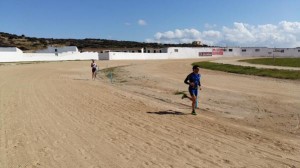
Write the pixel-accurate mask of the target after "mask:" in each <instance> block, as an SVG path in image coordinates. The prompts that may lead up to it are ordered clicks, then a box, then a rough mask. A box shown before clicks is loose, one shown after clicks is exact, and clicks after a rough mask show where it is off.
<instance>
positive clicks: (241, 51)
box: [99, 47, 300, 60]
mask: <svg viewBox="0 0 300 168" xmlns="http://www.w3.org/2000/svg"><path fill="white" fill-rule="evenodd" d="M160 51H161V52H159V53H157V52H156V53H149V52H147V53H146V52H142V53H128V52H108V53H99V60H147V59H189V58H193V59H196V58H201V57H235V56H247V57H251V56H252V57H274V56H275V57H300V48H267V47H193V48H189V47H169V48H164V49H160Z"/></svg>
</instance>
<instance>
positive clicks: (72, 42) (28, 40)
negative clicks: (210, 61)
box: [0, 32, 207, 52]
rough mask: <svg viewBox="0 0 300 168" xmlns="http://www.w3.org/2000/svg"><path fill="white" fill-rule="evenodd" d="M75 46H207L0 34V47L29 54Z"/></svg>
mask: <svg viewBox="0 0 300 168" xmlns="http://www.w3.org/2000/svg"><path fill="white" fill-rule="evenodd" d="M51 45H52V46H77V47H78V49H79V50H80V51H96V52H99V51H102V50H107V49H125V48H143V47H148V48H164V47H206V46H207V45H201V46H199V45H194V44H159V43H141V42H134V41H117V40H107V39H91V38H86V39H54V38H36V37H26V36H25V35H20V36H19V35H15V34H9V33H4V32H0V47H18V48H20V49H21V50H23V51H24V52H31V51H35V50H40V49H44V48H47V46H51Z"/></svg>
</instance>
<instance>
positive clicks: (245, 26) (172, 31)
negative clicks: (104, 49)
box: [0, 0, 300, 47]
mask: <svg viewBox="0 0 300 168" xmlns="http://www.w3.org/2000/svg"><path fill="white" fill-rule="evenodd" d="M299 11H300V1H299V0H251V1H249V0H180V1H179V0H177V1H176V0H0V31H1V32H8V33H14V34H18V35H21V34H24V35H26V36H33V37H51V38H104V39H114V40H130V41H141V42H160V43H185V42H191V41H194V40H201V41H202V42H203V43H207V44H210V45H235V46H269V47H273V46H275V47H297V46H298V47H300V42H299V41H300V12H299Z"/></svg>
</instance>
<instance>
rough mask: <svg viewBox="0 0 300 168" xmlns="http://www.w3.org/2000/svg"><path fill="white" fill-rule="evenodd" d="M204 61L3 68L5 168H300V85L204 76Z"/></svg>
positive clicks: (0, 110) (0, 157)
mask: <svg viewBox="0 0 300 168" xmlns="http://www.w3.org/2000/svg"><path fill="white" fill-rule="evenodd" d="M194 61H196V60H165V61H161V60H160V61H99V62H97V64H98V65H100V67H101V68H106V67H113V66H121V65H127V66H122V67H120V68H117V69H116V70H115V72H114V73H115V74H116V75H117V76H114V80H113V82H114V83H113V84H111V83H110V81H109V79H108V78H107V77H106V76H105V75H104V74H103V73H101V72H100V73H99V75H98V78H97V80H96V81H92V80H91V74H90V73H91V72H90V71H91V70H90V67H89V64H90V62H85V61H83V62H79V61H74V62H57V63H55V62H54V63H41V64H24V65H12V66H11V65H5V66H0V167H1V168H17V167H22V168H23V167H24V168H27V167H32V168H33V167H36V168H39V167H47V168H48V167H49V168H50V167H51V168H53V167H83V168H99V167H103V168H107V167H116V168H119V167H120V168H124V167H128V168H129V167H130V168H131V167H151V168H152V167H163V168H165V167H170V168H171V167H178V168H182V167H191V168H196V167H300V157H299V156H300V130H299V115H300V111H299V109H300V82H299V81H290V80H279V79H271V78H262V77H254V76H245V75H236V74H227V73H223V72H215V71H209V70H203V69H201V70H200V72H201V73H202V84H203V90H202V92H201V96H200V109H198V110H197V113H198V115H197V116H193V115H190V112H191V110H190V102H189V101H188V100H182V99H181V98H180V96H179V95H175V94H174V93H175V92H176V91H184V90H186V89H187V86H186V85H185V84H183V80H184V78H185V77H186V75H187V74H188V73H189V72H190V71H191V66H190V64H191V63H192V62H194Z"/></svg>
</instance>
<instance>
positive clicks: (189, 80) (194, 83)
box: [182, 65, 201, 115]
mask: <svg viewBox="0 0 300 168" xmlns="http://www.w3.org/2000/svg"><path fill="white" fill-rule="evenodd" d="M200 78H201V74H199V66H198V65H194V66H193V72H192V73H190V74H189V75H188V76H187V77H186V78H185V80H184V83H185V84H188V85H189V92H190V95H191V97H188V96H187V95H186V94H184V95H183V96H182V99H184V98H188V99H190V100H191V101H192V110H193V111H192V114H193V115H196V112H195V105H196V99H197V96H198V88H199V89H200V90H201V83H200Z"/></svg>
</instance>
